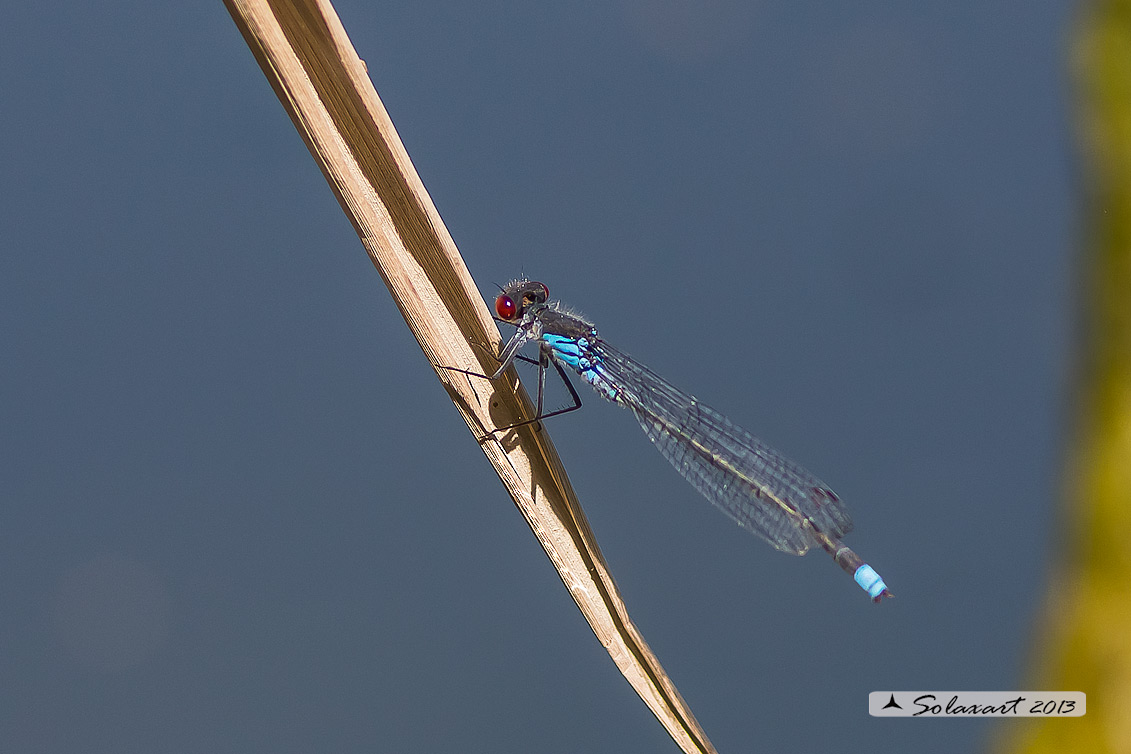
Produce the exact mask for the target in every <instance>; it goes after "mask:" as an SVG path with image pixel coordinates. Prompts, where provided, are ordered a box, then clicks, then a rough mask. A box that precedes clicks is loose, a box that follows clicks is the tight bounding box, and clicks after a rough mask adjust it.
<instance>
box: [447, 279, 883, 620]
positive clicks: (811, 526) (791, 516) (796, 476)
mask: <svg viewBox="0 0 1131 754" xmlns="http://www.w3.org/2000/svg"><path fill="white" fill-rule="evenodd" d="M549 296H550V292H549V290H548V289H547V288H546V286H545V285H543V284H542V283H539V282H535V281H532V280H516V281H514V282H512V283H509V284H507V285H506V286H505V287H504V288H503V290H502V293H500V294H499V296H498V298H496V299H495V313H496V314H497V315H498V317H499V319H500V320H501V321H503V322H506V323H508V324H511V325H514V326H515V327H517V328H518V330H517V331H516V332H515V334H514V335H513V336H511V339H510V340H509V341H508V342H507V344H506V346H504V348H503V350H502V353H501V354H500V355H499V357H498V359H499V361H500V362H501V363H500V366H499V368H498V370H496V372H495V373H494V374H492V375H479V374H476V373H475V372H465V370H461V369H452V370H451V371H456V372H464V373H466V374H472V375H475V376H479V377H486V378H488V379H491V380H494V379H497V378H498V377H499V376H500V375H501V374H502V373H503V371H504V370H506V368H507V366H509V365H510V363H511V362H512V361H513V360H514V359H516V358H519V359H522V358H523V357H522V356H520V355H519V351H520V350H521V349H522V347H523V346H524V345H526V344H527V343H531V342H536V343H538V361H537V363H538V366H539V369H538V406H537V414H536V416H535V418H533V419H530V420H529V421H525V422H521V423H519V424H515V425H511V426H510V427H500V428H499V429H496V430H493V431H492V433H491V434H495V433H496V432H500V431H503V430H507V429H513V428H514V427H519V426H523V425H525V424H530V423H533V422H536V421H539V420H541V419H545V418H546V417H549V416H555V415H558V414H564V413H566V412H569V411H574V410H576V409H578V408H581V398H580V396H578V394H577V391H576V390H575V389H574V387H573V385H572V383H571V382H570V380H569V375H568V374H567V373H566V371H565V367H569V368H570V369H572V370H573V371H574V372H575V373H577V374H578V375H580V376H581V378H582V379H584V380H585V381H586V382H588V383H589V384H590V385H591V386H592V387H593V388H594V389H595V390H596V391H597V392H598V393H600V394H601V395H603V396H604V397H605V398H608V399H609V400H611V401H613V402H615V403H618V404H620V405H622V406H625V407H627V408H628V409H629V410H630V411H632V413H633V414H634V415H635V416H636V419H637V421H639V422H640V426H641V427H643V428H644V432H645V434H647V435H648V437H649V439H651V440H652V442H653V444H655V446H656V447H657V448H658V449H659V451H660V453H661V454H663V456H664V458H666V459H668V461H670V462H671V464H672V466H674V467H675V468H676V470H677V471H678V472H679V473H680V474H682V475H683V476H684V478H686V479H687V481H689V482H691V484H692V486H694V487H695V488H696V489H697V490H699V491H700V492H701V493H703V495H704V496H705V497H706V498H707V499H708V500H710V501H711V503H713V504H714V505H715V506H717V507H718V508H719V509H721V510H722V511H723V513H725V514H727V515H728V516H730V517H731V518H732V519H734V520H735V521H736V522H738V524H739V525H740V526H742V527H743V528H745V529H748V530H749V531H751V532H753V533H754V534H757V535H758V536H759V537H761V538H762V539H764V540H766V541H767V542H769V543H770V544H771V545H773V546H774V547H775V548H777V549H778V550H781V551H782V552H788V553H791V554H794V555H804V554H805V553H806V552H808V550H809V548H810V547H812V546H813V545H819V546H820V547H821V548H822V549H823V550H825V551H826V552H827V553H829V554H830V555H832V557H833V560H835V561H836V562H837V563H838V564H839V565H840V567H841V568H843V569H844V570H845V571H847V572H848V573H849V574H851V575H852V576H853V578H855V580H856V583H857V584H859V585H860V587H861V588H863V589H864V591H866V592H867V593H868V595H869V596H870V597H871V598H872V599H873V600H874V601H875V602H879V601H880V599H881V598H883V597H885V596H887V597H891V596H892V593H891V592H890V591H888V588H887V585H885V584H884V581H883V579H881V578H880V576H879V574H877V573H876V572H875V571H874V570H873V569H872V567H871V566H869V565H868V564H866V563H865V562H864V561H863V560H862V559H861V558H860V556H858V555H857V554H856V553H855V552H853V551H852V550H851V549H849V548H848V547H846V546H845V545H844V544H843V543H842V542H841V541H840V538H841V537H843V536H844V535H845V534H847V533H848V532H849V531H851V530H852V519H851V518H849V515H848V512H847V511H846V510H845V507H844V504H843V503H842V502H841V501H840V498H838V497H837V496H836V493H834V492H833V491H832V490H831V489H829V488H828V486H827V485H825V483H824V482H822V481H820V480H819V479H817V478H816V477H814V476H813V475H812V474H810V473H809V472H808V471H806V470H805V469H803V468H801V467H800V466H798V465H797V464H796V463H794V462H792V461H790V460H789V459H787V458H785V457H784V456H782V455H781V454H780V453H778V452H777V451H776V450H774V449H773V448H770V447H769V446H768V445H766V444H765V443H763V442H762V441H761V440H759V439H757V438H756V437H754V436H753V435H751V434H750V433H749V432H747V431H746V430H744V429H742V428H741V427H739V426H738V425H736V424H734V423H732V422H731V421H730V420H729V419H727V418H726V417H725V416H723V415H722V414H720V413H719V412H717V411H715V410H714V409H712V408H710V407H708V406H705V405H703V404H702V403H700V402H699V401H698V400H696V399H695V398H694V397H692V396H690V395H688V394H687V393H685V392H683V391H682V390H679V389H678V388H676V387H674V386H672V385H671V384H670V383H668V382H667V381H666V380H664V379H661V378H660V377H659V376H658V375H656V374H655V373H654V372H653V371H652V370H650V369H648V367H646V366H644V365H643V364H640V363H639V362H637V361H635V360H634V359H632V358H631V357H629V356H627V355H625V354H624V353H622V352H621V351H618V350H617V349H616V348H613V347H612V346H611V345H609V344H608V343H606V342H605V341H604V340H603V339H601V337H600V336H599V335H598V334H597V328H596V327H594V326H593V325H592V324H590V323H589V322H586V321H585V320H583V319H582V318H580V317H578V316H577V315H575V314H572V313H570V312H567V311H566V310H564V309H563V308H562V307H561V306H560V305H558V304H557V302H550V301H549ZM527 360H528V359H527ZM550 365H553V367H554V368H555V369H556V370H557V372H558V374H559V375H560V376H561V378H562V381H563V382H564V383H565V385H566V388H567V389H568V390H569V393H570V396H571V397H572V398H573V405H572V406H569V407H568V408H564V409H560V410H558V411H553V412H550V413H546V414H544V413H543V412H542V394H543V391H544V388H545V384H546V368H547V367H548V366H550Z"/></svg>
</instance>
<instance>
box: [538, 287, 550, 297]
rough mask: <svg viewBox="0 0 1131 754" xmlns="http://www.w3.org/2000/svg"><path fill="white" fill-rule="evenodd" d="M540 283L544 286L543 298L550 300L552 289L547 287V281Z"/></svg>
mask: <svg viewBox="0 0 1131 754" xmlns="http://www.w3.org/2000/svg"><path fill="white" fill-rule="evenodd" d="M538 285H540V286H542V300H543V301H549V300H550V289H549V288H547V287H546V284H545V283H539V284H538Z"/></svg>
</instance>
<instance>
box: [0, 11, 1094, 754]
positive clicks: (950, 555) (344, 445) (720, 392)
mask: <svg viewBox="0 0 1131 754" xmlns="http://www.w3.org/2000/svg"><path fill="white" fill-rule="evenodd" d="M337 8H338V11H339V13H340V15H341V18H342V21H343V23H344V24H345V27H346V29H347V31H348V32H349V34H350V36H351V38H352V40H353V42H354V44H355V45H356V47H357V49H358V52H359V53H360V55H361V56H362V58H363V59H365V61H366V62H367V64H368V67H369V72H370V75H371V77H372V79H373V81H374V83H375V85H376V87H377V90H378V92H379V93H380V94H381V97H382V99H383V101H384V103H385V106H386V107H387V109H388V111H389V113H390V115H391V116H392V119H393V122H394V123H395V124H396V126H397V129H398V131H399V132H400V135H401V137H402V139H403V140H404V142H405V145H406V146H407V148H408V151H409V154H410V155H411V156H412V158H413V160H414V162H415V164H416V167H417V169H418V171H419V173H420V175H421V177H422V178H423V180H424V183H425V185H426V186H427V187H428V189H429V191H430V192H431V195H432V197H433V199H434V201H435V203H436V205H437V207H438V208H439V211H440V214H441V215H442V217H443V218H444V221H445V222H446V224H447V226H448V228H449V230H450V231H451V234H452V236H453V237H454V238H455V240H456V243H457V244H458V245H459V247H460V249H461V251H462V253H463V255H464V257H465V259H466V261H467V265H468V267H469V268H470V270H471V273H472V275H473V276H474V277H475V279H476V280H477V281H478V282H479V284H480V287H481V290H482V291H483V292H484V295H485V296H487V297H490V296H491V295H492V291H493V290H494V287H493V284H494V283H503V282H505V281H506V280H507V279H509V278H511V277H514V276H516V275H518V274H526V275H528V276H530V277H532V278H535V279H539V280H542V281H544V282H545V283H546V284H547V285H548V286H549V288H550V291H551V293H552V294H553V295H554V296H555V297H560V298H561V299H562V300H564V301H565V302H567V303H568V304H570V305H571V306H573V307H574V308H576V309H578V310H580V311H581V312H583V313H585V314H586V315H587V316H589V317H590V318H592V320H593V321H594V322H596V323H597V324H598V325H599V326H600V328H601V331H602V334H603V335H604V336H605V337H606V338H607V339H609V340H610V341H612V342H613V343H615V344H617V345H618V346H620V347H621V348H622V349H624V350H626V351H628V352H629V353H631V354H633V355H634V356H636V357H638V358H639V359H640V360H642V361H643V362H645V363H647V364H649V365H650V366H651V367H652V368H653V369H655V370H656V371H657V372H658V373H660V374H662V375H664V376H665V377H667V378H668V379H670V380H671V381H673V382H674V383H675V384H677V385H679V386H681V387H684V388H686V389H688V390H690V391H692V392H693V393H695V394H696V395H697V396H699V397H700V398H701V399H703V400H704V401H705V402H707V403H709V404H711V405H713V406H715V407H717V408H719V409H720V410H722V411H723V412H724V413H726V414H728V415H729V416H730V417H731V418H733V419H734V420H736V421H737V422H739V423H740V424H743V425H744V426H746V427H747V428H749V429H750V430H752V431H753V432H754V433H755V434H757V435H759V436H761V437H762V438H764V439H766V440H767V441H768V442H770V443H771V444H773V445H775V446H776V447H778V448H780V449H781V450H783V451H784V452H786V453H787V454H788V455H790V456H792V457H794V458H796V459H798V460H799V461H801V462H802V463H803V464H804V465H806V466H807V467H808V468H810V469H812V470H813V471H814V472H815V473H816V474H817V475H818V476H820V477H821V478H823V479H824V480H826V481H827V482H828V483H829V484H830V485H831V486H832V487H833V488H834V489H836V490H837V492H838V493H839V494H840V496H841V497H842V498H844V499H845V500H846V501H847V503H848V505H849V507H850V510H851V511H852V513H853V516H854V518H855V521H856V531H855V532H854V533H853V534H852V535H850V536H849V538H848V542H849V544H850V545H852V546H853V547H854V548H855V549H857V551H859V552H860V553H861V554H863V555H864V556H865V557H866V558H867V559H868V560H869V561H870V562H871V563H872V564H873V565H875V566H876V568H877V569H878V570H879V571H880V572H881V573H882V574H883V575H884V576H885V577H886V578H887V580H888V583H889V584H890V586H891V587H892V589H893V590H894V591H895V592H896V593H897V595H898V597H897V599H895V600H891V601H888V602H886V603H885V604H884V605H882V606H881V607H875V606H872V605H871V604H869V602H868V600H867V598H866V597H865V596H864V595H863V594H862V593H861V592H860V590H859V589H858V588H857V587H856V586H855V585H853V584H852V582H851V580H850V579H848V578H847V577H846V576H845V575H844V574H843V573H842V572H841V571H840V570H839V569H838V568H836V566H835V565H834V564H833V563H831V562H830V560H829V559H828V558H827V557H826V556H824V555H823V554H813V555H810V556H809V557H806V558H801V559H799V558H794V557H790V556H787V555H783V554H781V553H778V552H775V551H773V550H772V549H771V548H770V547H768V546H766V545H765V544H764V543H763V542H761V541H760V540H757V539H755V538H753V537H751V536H750V535H749V534H747V533H745V532H743V531H742V530H740V529H739V528H738V527H736V526H734V525H733V524H732V523H730V522H729V521H728V520H727V519H726V518H724V517H723V516H721V515H719V514H718V513H717V512H716V511H715V510H713V509H712V508H711V507H710V506H709V505H707V504H705V503H704V502H703V500H702V499H701V498H700V497H699V495H698V494H697V493H696V492H695V491H694V490H693V489H692V488H691V487H690V486H689V485H687V484H685V483H684V482H683V481H682V480H681V479H680V478H679V477H678V475H677V474H676V473H675V472H674V471H673V470H672V469H671V468H670V467H669V466H668V464H667V463H666V462H665V461H664V460H663V459H662V458H661V457H660V456H659V454H657V453H656V452H655V450H654V449H653V448H651V447H650V443H649V442H648V441H647V439H646V438H645V437H644V436H643V435H642V433H641V432H640V430H639V428H638V427H637V425H636V423H635V422H634V421H633V419H632V417H631V416H630V415H629V414H627V413H626V412H623V411H621V410H619V409H617V408H616V407H614V406H612V405H610V404H606V403H604V402H602V401H601V400H600V399H599V398H598V397H596V395H595V394H594V393H592V392H585V393H583V395H582V397H583V398H584V399H586V401H587V405H586V408H585V410H584V411H582V412H579V413H576V414H572V415H570V416H566V417H563V418H561V419H558V420H556V421H554V422H553V423H552V424H551V425H550V431H551V434H552V436H553V438H554V441H555V443H556V444H557V446H558V449H559V451H560V453H561V455H562V457H563V459H564V461H565V463H566V466H567V468H568V469H569V470H570V473H571V478H572V481H573V484H574V486H575V487H576V489H577V492H578V494H579V496H580V498H581V500H582V502H583V504H584V506H585V509H586V511H587V512H588V514H589V516H590V520H591V523H592V525H593V527H594V529H595V531H596V533H597V536H598V539H599V541H600V543H601V547H602V549H603V551H604V553H605V556H606V557H607V559H608V561H609V563H610V565H611V568H612V571H613V573H614V575H615V577H616V579H617V581H618V583H619V585H620V586H621V588H622V590H623V592H624V595H625V598H626V600H627V602H628V607H629V610H630V612H631V614H632V616H633V618H634V619H635V620H636V622H637V624H638V626H639V627H640V629H641V631H642V632H643V634H644V636H645V637H646V638H647V640H648V642H649V643H650V645H651V646H652V648H653V649H654V650H655V651H656V653H657V654H658V655H659V657H660V659H661V661H662V662H663V663H664V665H665V667H666V668H667V670H668V671H669V672H670V673H671V675H672V677H673V679H674V680H675V682H676V684H677V685H678V687H679V689H680V691H681V692H682V694H683V695H684V697H685V698H686V700H687V701H688V703H689V704H690V706H691V708H692V709H693V710H694V712H695V714H696V716H697V717H698V719H699V721H700V722H701V723H702V724H703V726H704V727H705V729H706V731H707V733H708V735H709V736H710V737H711V739H712V741H713V742H714V743H715V745H716V746H717V747H718V748H719V750H720V751H722V752H747V751H799V752H803V751H819V750H830V749H836V750H839V751H865V750H868V751H885V752H886V751H890V752H905V751H917V752H924V753H928V752H940V753H941V752H946V753H947V754H951V753H953V752H973V751H977V750H979V748H980V747H982V746H983V745H984V743H985V740H986V736H987V735H988V734H989V732H990V727H989V725H988V723H986V722H985V721H977V720H951V721H946V722H932V723H926V722H921V721H907V720H875V719H871V718H869V717H868V716H867V713H866V709H867V692H868V691H871V690H876V689H986V690H997V689H1015V688H1021V687H1022V684H1023V680H1022V677H1021V668H1022V663H1023V660H1024V658H1025V655H1026V652H1027V651H1028V644H1027V642H1028V640H1029V638H1030V630H1031V629H1030V624H1031V620H1032V618H1033V617H1034V612H1035V610H1036V608H1037V606H1038V604H1039V602H1040V599H1041V594H1042V588H1043V584H1044V579H1045V577H1046V575H1047V568H1048V553H1049V552H1050V548H1051V547H1052V546H1053V545H1054V544H1055V543H1056V541H1057V538H1056V536H1055V532H1054V529H1053V527H1054V523H1055V522H1054V516H1053V506H1054V504H1055V501H1056V497H1057V489H1058V478H1059V470H1060V465H1061V460H1060V459H1061V445H1062V436H1063V433H1064V429H1065V426H1066V424H1067V421H1066V411H1065V409H1066V406H1067V401H1066V393H1067V388H1068V386H1069V384H1070V379H1071V376H1072V371H1071V356H1072V353H1073V346H1072V341H1071V336H1072V332H1073V330H1072V307H1071V302H1072V295H1071V294H1072V282H1071V281H1072V277H1073V271H1074V268H1073V264H1072V256H1073V251H1074V246H1075V241H1076V239H1075V232H1076V228H1075V219H1074V214H1075V202H1076V198H1075V195H1074V190H1075V187H1074V185H1073V184H1074V176H1073V172H1074V168H1073V164H1074V152H1073V146H1072V135H1071V131H1070V119H1069V115H1068V112H1069V106H1070V97H1069V87H1068V74H1067V72H1066V64H1065V57H1066V33H1067V24H1068V22H1069V20H1070V13H1069V11H1070V8H1069V6H1068V4H1067V3H1064V2H1054V3H1032V2H1020V1H1018V0H1013V1H1011V2H1010V1H1005V0H999V1H996V2H984V0H983V1H979V2H973V1H971V0H958V1H957V2H951V3H944V4H934V5H926V4H921V5H914V6H913V7H909V6H908V4H907V3H898V2H880V3H870V4H865V5H861V4H859V3H850V2H820V3H818V2H808V3H798V2H784V1H783V0H763V1H762V2H757V3H746V2H738V1H737V0H718V1H717V2H706V3H693V2H690V1H685V0H673V1H669V2H657V3H650V2H645V0H621V1H620V2H613V3H608V4H595V3H557V4H541V3H539V4H532V3H523V2H503V3H486V4H467V3H451V2H438V3H437V2H414V3H375V2H358V1H357V0H341V2H339V3H338V4H337ZM0 91H2V92H3V94H4V101H5V107H4V111H5V115H4V120H3V126H2V129H3V135H4V138H3V139H2V140H0V164H2V165H3V168H2V170H3V176H4V180H3V188H2V189H0V191H2V192H3V201H2V204H0V207H2V209H0V212H2V217H3V243H4V246H5V252H4V254H3V255H2V256H0V606H2V607H0V750H3V751H6V752H8V751H10V752H45V753H53V752H60V753H62V752H89V751H115V752H155V751H160V752H174V753H175V752H209V753H210V754H215V753H218V752H233V753H235V752H239V753H241V754H260V753H262V754H266V753H268V752H270V753H272V754H279V753H285V752H313V751H327V752H329V751H332V752H371V751H389V752H442V751H459V752H477V751H483V752H487V751H490V752H515V753H519V752H522V753H525V752H541V753H546V754H549V753H552V752H577V751H616V752H625V753H627V752H658V751H659V752H662V751H675V750H676V748H675V746H674V744H673V743H671V741H670V740H669V739H668V737H667V734H666V733H665V732H664V730H663V729H662V728H661V726H660V725H659V724H658V723H657V722H656V721H655V720H654V719H653V718H652V715H651V713H650V712H648V711H647V709H646V708H645V707H644V705H643V704H642V703H641V702H640V701H639V700H638V699H637V697H636V696H635V694H634V693H633V692H632V690H631V689H630V687H629V686H628V684H627V683H626V682H625V681H624V680H623V679H622V678H621V676H620V675H619V673H618V672H617V671H616V669H615V668H614V666H613V664H612V662H611V661H610V660H609V658H608V656H607V654H606V653H605V651H604V650H603V649H602V648H601V646H600V645H599V644H598V642H597V641H596V640H595V639H594V637H593V635H592V633H591V632H590V630H589V628H588V627H587V625H586V623H585V621H584V620H583V618H582V616H581V614H580V613H579V612H578V610H577V608H576V607H575V606H574V604H573V602H572V600H571V599H570V598H569V596H568V594H567V593H566V591H565V590H564V589H563V588H562V585H561V583H560V581H559V580H558V578H557V576H556V574H555V572H554V570H553V568H552V566H551V564H550V563H549V561H548V560H547V559H546V557H545V556H544V554H543V553H542V551H541V549H540V547H539V546H538V544H537V542H536V540H535V538H534V537H533V536H532V534H531V533H530V531H529V529H528V528H527V526H526V524H525V523H524V521H523V520H522V518H521V516H520V515H519V514H518V513H517V511H516V510H515V509H514V507H513V505H512V504H511V502H510V500H509V498H508V497H507V495H506V493H505V492H504V490H503V488H502V486H501V484H500V483H499V481H498V479H497V477H496V476H495V474H494V472H493V471H492V469H491V467H490V466H489V465H488V464H487V463H486V462H485V460H484V459H483V456H482V453H481V452H480V450H479V448H478V447H477V445H476V443H475V441H474V439H473V438H472V436H471V435H470V434H469V433H468V431H467V429H466V427H465V425H464V424H463V422H462V421H461V420H460V418H459V416H458V415H457V413H456V411H455V410H454V409H453V407H452V406H451V403H450V401H449V400H448V398H447V396H446V394H445V392H444V390H443V389H441V387H440V385H439V383H438V381H437V380H436V378H435V376H434V374H433V372H432V370H431V368H430V367H429V366H428V364H427V362H426V360H425V359H424V357H423V356H422V354H421V353H420V350H419V348H418V347H417V345H416V343H415V341H414V340H413V339H412V337H411V336H410V334H409V332H408V330H407V328H406V327H405V326H404V323H403V321H402V320H401V318H400V315H399V314H398V312H397V309H396V307H395V306H394V305H393V303H392V300H391V298H390V296H389V295H388V293H387V291H386V290H385V287H384V285H383V284H382V282H381V279H380V277H379V275H378V274H377V273H376V272H375V271H374V269H373V267H372V265H371V263H370V261H369V259H368V257H367V256H366V255H365V253H364V251H363V249H362V248H361V245H360V243H359V242H358V240H357V238H356V236H355V234H354V232H353V229H352V227H351V226H350V224H349V222H348V221H347V220H346V218H345V216H344V215H343V213H342V212H341V210H340V209H339V207H338V205H337V202H336V200H335V199H334V197H333V195H332V194H331V192H330V190H329V189H328V188H327V186H326V184H325V181H324V180H323V178H322V176H321V174H320V172H319V171H318V169H317V167H316V166H315V164H314V161H313V160H312V159H311V157H310V155H309V154H308V152H307V150H306V147H305V146H304V145H303V143H302V140H301V139H300V138H299V136H298V135H297V133H296V132H295V130H294V127H293V126H292V124H291V122H290V120H289V119H288V118H287V117H286V115H285V114H284V111H283V109H282V107H281V106H280V105H279V103H278V101H277V100H276V98H275V95H274V93H273V92H272V90H271V88H270V87H269V86H268V84H267V81H266V79H265V78H264V76H263V74H262V73H261V72H260V70H259V67H258V65H257V64H256V62H255V61H254V59H253V57H252V56H251V54H250V52H249V51H248V49H247V47H246V45H245V43H244V41H243V39H242V37H240V35H239V34H238V32H237V30H236V28H235V25H234V24H233V23H232V20H231V18H230V17H229V16H228V13H227V12H226V10H225V9H224V7H223V6H222V4H220V3H219V2H213V3H190V4H171V5H167V4H162V3H156V4H151V3H121V2H118V3H115V2H111V3H97V4H90V3H75V2H65V1H60V2H52V0H46V1H45V2H42V3H36V4H28V3H23V4H15V5H13V6H12V7H10V8H9V9H8V10H7V12H6V18H5V23H4V25H3V28H2V30H0ZM555 399H556V400H564V399H565V396H564V394H561V395H558V396H556V398H555Z"/></svg>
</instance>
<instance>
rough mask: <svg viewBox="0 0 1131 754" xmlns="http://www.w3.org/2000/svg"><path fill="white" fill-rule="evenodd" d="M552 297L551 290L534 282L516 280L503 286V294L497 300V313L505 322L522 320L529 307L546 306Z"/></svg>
mask: <svg viewBox="0 0 1131 754" xmlns="http://www.w3.org/2000/svg"><path fill="white" fill-rule="evenodd" d="M549 297H550V289H548V288H547V287H546V286H545V285H543V284H542V283H539V282H536V281H534V280H515V281H513V282H510V283H507V284H506V285H505V286H503V292H502V293H500V294H499V297H498V298H496V299H495V313H496V314H498V315H499V319H501V320H503V321H504V322H514V321H516V320H518V319H520V318H521V317H522V315H523V313H524V312H525V311H526V308H527V307H528V306H533V305H535V304H544V303H546V299H548V298H549Z"/></svg>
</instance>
